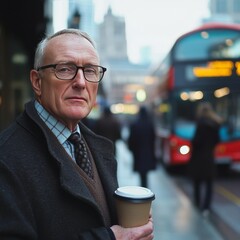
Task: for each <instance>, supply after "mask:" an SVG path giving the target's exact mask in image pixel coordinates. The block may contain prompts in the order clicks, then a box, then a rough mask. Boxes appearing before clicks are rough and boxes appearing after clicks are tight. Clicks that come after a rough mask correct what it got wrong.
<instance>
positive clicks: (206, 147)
mask: <svg viewBox="0 0 240 240" xmlns="http://www.w3.org/2000/svg"><path fill="white" fill-rule="evenodd" d="M196 117H197V123H196V131H195V134H194V137H193V139H192V142H191V145H192V146H191V147H192V150H191V157H190V161H189V167H188V169H189V175H190V177H191V179H192V184H193V200H194V204H195V205H196V207H197V208H198V209H199V210H200V211H202V212H203V214H204V215H208V213H209V210H210V208H211V202H212V195H213V181H214V178H215V176H216V165H215V162H214V149H215V147H216V145H217V143H218V142H219V139H220V137H219V127H220V125H221V123H222V122H223V120H222V118H221V117H220V116H218V115H217V114H216V113H215V112H214V110H213V108H212V105H211V104H210V103H208V102H203V103H201V104H199V106H198V108H197V115H196Z"/></svg>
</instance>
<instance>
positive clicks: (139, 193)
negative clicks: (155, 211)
mask: <svg viewBox="0 0 240 240" xmlns="http://www.w3.org/2000/svg"><path fill="white" fill-rule="evenodd" d="M115 194H116V195H117V196H119V197H126V198H133V199H154V193H153V192H152V191H151V190H150V189H148V188H144V187H139V186H125V187H120V188H118V189H117V190H116V191H115Z"/></svg>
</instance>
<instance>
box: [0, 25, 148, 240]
mask: <svg viewBox="0 0 240 240" xmlns="http://www.w3.org/2000/svg"><path fill="white" fill-rule="evenodd" d="M105 71H106V68H104V67H102V66H100V64H99V57H98V54H97V51H96V49H95V47H94V43H93V41H92V40H91V39H90V37H89V36H88V35H87V34H85V33H83V32H81V31H79V30H73V29H66V30H62V31H60V32H57V33H55V34H53V35H52V36H49V37H46V38H45V39H43V40H42V41H41V42H40V43H39V45H38V46H37V49H36V54H35V66H34V69H33V70H31V72H30V79H31V84H32V88H33V90H34V94H35V99H34V100H32V101H30V102H29V103H27V104H26V105H25V110H24V112H23V113H22V114H21V115H20V116H19V117H18V118H17V119H16V121H15V122H14V123H13V124H12V125H11V126H10V127H9V128H7V129H6V130H4V131H3V132H2V133H1V135H0V152H1V154H0V202H1V210H0V211H1V212H0V239H24V240H26V239H44V240H51V239H52V240H53V239H54V240H61V239H64V240H66V239H67V240H71V239H87V240H90V239H102V240H108V239H124V240H125V239H152V238H153V223H152V218H151V216H150V217H149V222H148V223H147V224H146V225H144V226H140V227H136V228H123V227H121V226H119V225H117V224H118V221H117V216H116V211H115V203H114V200H113V192H114V190H115V189H116V188H117V187H118V183H117V177H116V169H117V165H116V161H115V158H114V148H113V144H112V143H111V142H110V141H108V140H106V139H104V138H102V137H101V136H98V135H96V134H94V133H93V132H92V131H90V130H89V129H88V128H87V127H86V126H84V125H83V124H82V123H81V119H83V118H85V117H86V116H87V115H88V114H89V113H90V111H91V109H92V107H93V105H94V103H95V99H96V95H97V90H98V84H99V82H100V81H101V80H102V78H103V75H104V72H105Z"/></svg>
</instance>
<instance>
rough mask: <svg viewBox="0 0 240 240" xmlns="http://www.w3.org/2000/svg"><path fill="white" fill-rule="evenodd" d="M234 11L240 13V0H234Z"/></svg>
mask: <svg viewBox="0 0 240 240" xmlns="http://www.w3.org/2000/svg"><path fill="white" fill-rule="evenodd" d="M233 12H234V13H240V0H233Z"/></svg>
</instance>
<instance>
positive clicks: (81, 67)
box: [36, 63, 107, 83]
mask: <svg viewBox="0 0 240 240" xmlns="http://www.w3.org/2000/svg"><path fill="white" fill-rule="evenodd" d="M57 65H72V66H75V67H76V72H75V74H74V76H73V77H72V78H69V79H62V78H59V77H58V76H57V74H56V71H54V74H55V76H56V78H58V79H59V80H63V81H65V80H73V79H74V78H75V77H76V75H77V73H78V70H79V69H82V71H83V76H84V78H85V80H86V81H88V82H92V83H99V82H100V81H101V80H102V79H103V76H104V73H105V72H106V71H107V68H105V67H103V66H100V65H86V66H77V65H75V64H68V63H57V64H49V65H44V66H41V67H38V68H37V69H36V70H37V71H39V70H43V69H46V68H54V70H56V67H57ZM89 67H100V68H101V69H102V76H101V78H100V79H99V80H98V81H91V80H88V79H87V78H86V77H85V72H84V69H85V68H89Z"/></svg>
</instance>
